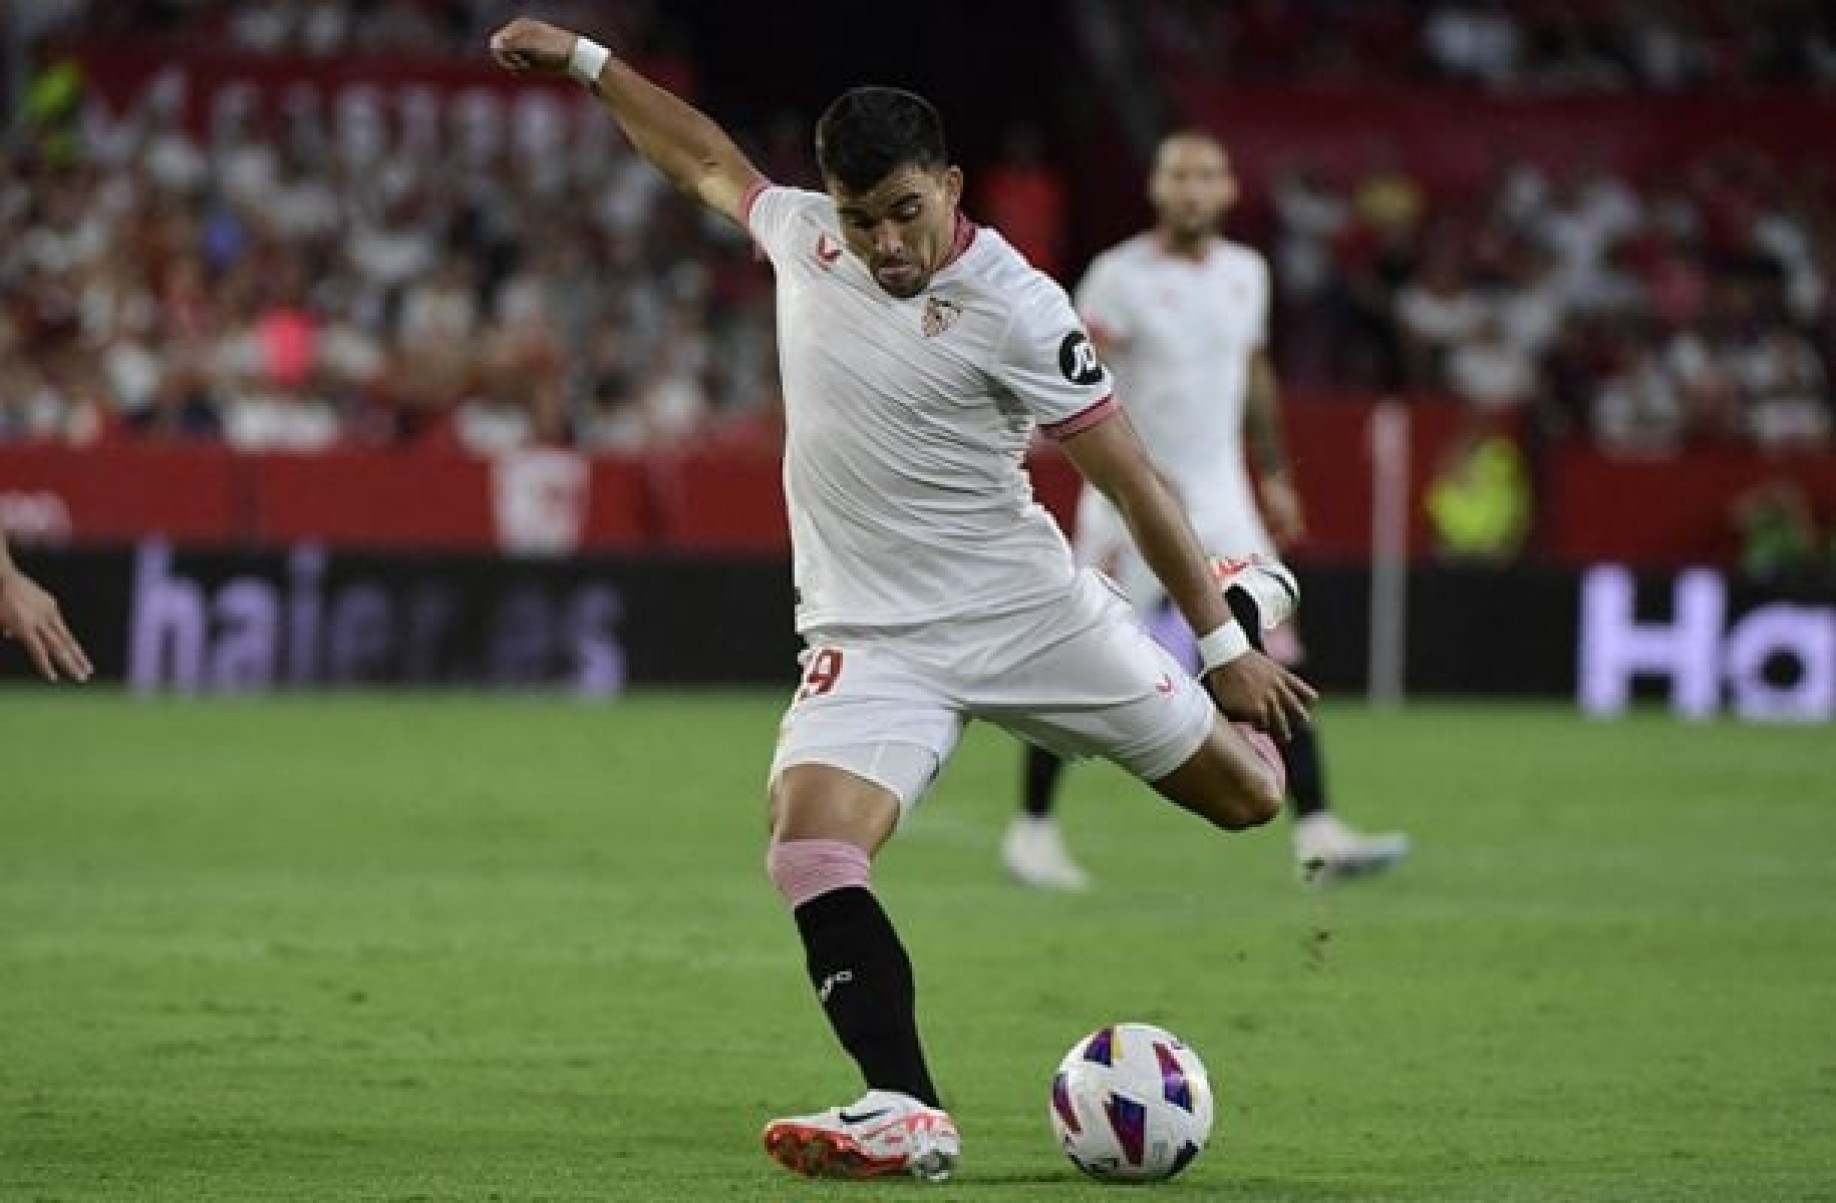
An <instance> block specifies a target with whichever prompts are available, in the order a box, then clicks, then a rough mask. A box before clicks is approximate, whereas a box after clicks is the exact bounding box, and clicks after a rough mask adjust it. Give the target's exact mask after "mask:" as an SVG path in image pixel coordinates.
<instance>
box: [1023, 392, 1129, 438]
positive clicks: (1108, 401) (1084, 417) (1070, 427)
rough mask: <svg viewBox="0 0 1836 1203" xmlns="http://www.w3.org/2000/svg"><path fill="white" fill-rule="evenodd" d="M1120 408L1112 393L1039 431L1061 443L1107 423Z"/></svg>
mask: <svg viewBox="0 0 1836 1203" xmlns="http://www.w3.org/2000/svg"><path fill="white" fill-rule="evenodd" d="M1121 408H1122V407H1121V406H1120V405H1118V404H1116V395H1115V394H1114V393H1111V394H1109V395H1108V396H1107V397H1104V398H1103V399H1102V400H1101V401H1098V402H1096V403H1095V404H1094V405H1087V406H1085V407H1084V408H1083V409H1080V410H1078V411H1077V412H1076V413H1074V414H1072V415H1071V416H1070V417H1068V418H1066V419H1065V420H1064V421H1062V422H1052V423H1049V424H1047V425H1045V426H1041V427H1040V428H1039V429H1040V430H1041V431H1043V432H1044V434H1045V436H1046V437H1047V438H1048V439H1057V440H1058V441H1060V442H1063V441H1064V440H1065V439H1068V438H1070V437H1071V436H1072V435H1074V434H1082V433H1084V432H1085V431H1086V430H1089V429H1090V428H1091V427H1092V426H1095V425H1097V424H1098V423H1101V422H1105V421H1108V420H1109V418H1110V417H1112V416H1113V415H1114V414H1116V413H1117V412H1118V411H1119V410H1120V409H1121Z"/></svg>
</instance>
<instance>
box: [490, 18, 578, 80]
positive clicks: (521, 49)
mask: <svg viewBox="0 0 1836 1203" xmlns="http://www.w3.org/2000/svg"><path fill="white" fill-rule="evenodd" d="M579 36H580V35H579V34H576V33H575V32H574V31H573V30H571V29H562V28H561V27H560V26H558V25H550V24H549V23H548V22H546V21H537V20H534V19H532V18H530V17H518V18H516V20H514V21H512V22H510V23H509V24H508V25H506V26H504V27H503V28H502V29H500V30H498V31H497V32H496V33H494V34H492V35H491V57H492V58H494V59H496V60H497V65H498V66H500V67H502V68H503V69H504V70H506V71H508V72H510V73H511V74H513V75H564V74H566V72H567V60H568V57H569V56H570V55H572V54H573V53H574V43H575V42H576V41H577V40H578V39H579Z"/></svg>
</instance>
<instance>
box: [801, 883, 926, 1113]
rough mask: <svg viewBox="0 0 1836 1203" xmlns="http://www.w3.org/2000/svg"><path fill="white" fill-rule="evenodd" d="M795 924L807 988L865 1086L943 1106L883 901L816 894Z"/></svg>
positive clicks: (866, 895) (860, 893) (864, 895)
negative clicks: (806, 971) (813, 992)
mask: <svg viewBox="0 0 1836 1203" xmlns="http://www.w3.org/2000/svg"><path fill="white" fill-rule="evenodd" d="M793 917H794V918H795V919H796V920H797V931H798V933H799V934H801V935H802V936H803V951H804V957H805V961H804V963H805V965H806V967H807V968H808V969H809V973H810V984H811V985H812V986H814V987H816V997H817V999H818V1000H819V1001H821V1003H822V1009H823V1010H824V1011H825V1012H827V1013H828V1016H829V1026H831V1027H833V1028H834V1029H835V1035H836V1038H837V1039H839V1040H840V1041H841V1044H842V1047H843V1048H845V1049H847V1050H848V1055H849V1056H851V1057H853V1058H854V1060H855V1063H856V1064H857V1065H859V1066H860V1067H861V1076H862V1077H864V1078H866V1079H867V1085H868V1086H869V1087H871V1088H872V1089H875V1090H897V1091H900V1092H902V1093H904V1094H909V1095H911V1096H912V1097H913V1098H917V1099H921V1100H922V1101H924V1102H925V1103H927V1104H929V1105H930V1106H932V1107H937V1106H940V1105H941V1104H940V1103H939V1102H938V1101H937V1087H936V1086H934V1085H932V1083H931V1071H930V1070H929V1069H928V1068H927V1067H926V1066H925V1063H924V1049H923V1048H922V1047H921V1046H920V1045H919V1043H918V1020H917V1015H916V999H917V989H916V986H915V984H914V983H913V981H912V962H911V958H910V957H908V956H906V954H905V946H904V945H903V944H901V943H899V933H898V932H896V931H894V930H893V925H892V920H891V919H888V918H887V917H886V912H885V911H884V910H883V909H881V907H880V901H879V899H877V898H875V897H874V896H873V892H872V891H871V890H868V889H865V888H863V887H861V886H848V887H845V888H843V889H840V890H831V891H829V892H828V893H826V894H819V895H817V896H816V897H815V898H812V899H810V900H809V901H808V902H806V903H804V904H803V905H802V906H800V907H798V908H797V909H796V911H795V912H794V913H793Z"/></svg>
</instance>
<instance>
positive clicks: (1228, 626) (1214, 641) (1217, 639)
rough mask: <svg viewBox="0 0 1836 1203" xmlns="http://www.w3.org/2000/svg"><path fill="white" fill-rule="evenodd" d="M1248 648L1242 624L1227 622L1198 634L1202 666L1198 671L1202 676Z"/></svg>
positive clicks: (1235, 657) (1233, 658) (1248, 644)
mask: <svg viewBox="0 0 1836 1203" xmlns="http://www.w3.org/2000/svg"><path fill="white" fill-rule="evenodd" d="M1249 650H1250V641H1249V636H1248V635H1247V634H1245V633H1244V631H1243V626H1242V624H1241V623H1235V622H1227V623H1225V624H1224V625H1223V626H1221V627H1219V628H1218V629H1217V630H1215V631H1212V632H1211V633H1210V634H1207V635H1201V636H1199V641H1198V652H1199V664H1200V665H1201V666H1202V667H1201V668H1200V670H1199V673H1200V675H1201V676H1202V675H1204V674H1205V673H1208V672H1210V671H1211V670H1213V669H1215V668H1223V667H1224V666H1225V665H1226V664H1229V663H1230V662H1231V661H1232V660H1235V659H1237V658H1238V657H1239V656H1241V655H1243V653H1245V652H1247V651H1249Z"/></svg>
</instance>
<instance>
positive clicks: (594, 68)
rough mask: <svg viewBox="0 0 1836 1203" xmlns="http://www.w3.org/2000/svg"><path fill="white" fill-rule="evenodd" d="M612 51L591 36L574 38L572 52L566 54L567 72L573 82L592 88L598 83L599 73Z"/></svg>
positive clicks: (603, 68)
mask: <svg viewBox="0 0 1836 1203" xmlns="http://www.w3.org/2000/svg"><path fill="white" fill-rule="evenodd" d="M611 58H612V52H611V51H610V50H607V49H606V48H605V47H604V46H601V45H600V44H599V43H598V42H595V41H594V40H593V39H592V38H585V37H581V38H575V39H574V52H573V53H572V54H570V55H568V56H567V73H568V74H569V75H571V76H572V77H573V79H574V82H575V83H578V84H583V85H585V86H586V87H589V88H592V87H597V86H598V85H599V73H600V72H601V71H604V70H605V69H606V63H607V62H609V61H610V60H611Z"/></svg>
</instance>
